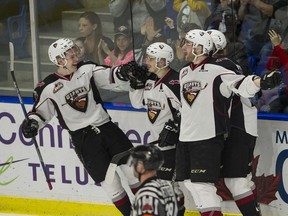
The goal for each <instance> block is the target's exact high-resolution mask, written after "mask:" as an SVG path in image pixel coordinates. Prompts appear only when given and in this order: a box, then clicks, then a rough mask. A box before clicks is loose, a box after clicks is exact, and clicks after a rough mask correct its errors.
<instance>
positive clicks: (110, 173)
mask: <svg viewBox="0 0 288 216" xmlns="http://www.w3.org/2000/svg"><path fill="white" fill-rule="evenodd" d="M157 143H159V140H155V141H153V142H150V143H147V145H154V144H157ZM132 149H134V147H132V148H130V149H129V150H127V151H124V152H121V153H119V154H116V155H114V156H113V158H112V160H111V162H110V164H109V167H108V169H107V172H106V175H105V183H107V184H112V182H113V179H114V176H115V173H116V169H117V166H118V163H119V161H120V160H121V159H122V158H123V157H125V156H127V155H129V154H130V153H131V151H132Z"/></svg>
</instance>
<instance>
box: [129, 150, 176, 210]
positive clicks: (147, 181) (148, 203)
mask: <svg viewBox="0 0 288 216" xmlns="http://www.w3.org/2000/svg"><path fill="white" fill-rule="evenodd" d="M163 163H164V157H163V154H162V152H161V151H160V150H159V149H158V147H156V146H148V145H146V146H144V145H140V146H137V147H135V148H134V149H133V151H132V152H131V164H132V166H133V169H134V174H135V176H136V177H138V178H139V180H140V182H141V187H140V189H139V190H138V192H137V193H136V194H135V202H134V205H133V211H132V216H144V215H147V216H148V215H149V216H150V215H151V216H152V215H153V216H177V212H178V209H177V199H176V194H175V193H174V189H173V187H172V184H171V183H170V182H169V181H166V180H163V179H159V178H158V177H157V170H159V169H160V168H161V166H162V164H163Z"/></svg>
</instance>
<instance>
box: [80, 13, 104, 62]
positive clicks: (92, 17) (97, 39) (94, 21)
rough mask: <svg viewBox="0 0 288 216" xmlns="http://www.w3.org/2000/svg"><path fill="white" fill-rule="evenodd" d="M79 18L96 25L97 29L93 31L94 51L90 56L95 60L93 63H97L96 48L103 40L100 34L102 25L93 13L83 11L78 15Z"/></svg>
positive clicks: (101, 33)
mask: <svg viewBox="0 0 288 216" xmlns="http://www.w3.org/2000/svg"><path fill="white" fill-rule="evenodd" d="M80 18H85V19H87V20H89V22H90V23H92V24H96V25H97V28H96V29H95V38H94V41H95V47H94V51H93V52H92V53H89V54H91V55H92V56H93V57H94V58H95V59H94V60H95V61H98V58H99V57H98V52H97V46H98V44H99V42H100V39H101V38H103V32H102V23H101V20H100V17H99V16H98V15H97V14H96V13H94V12H93V11H85V12H84V13H82V14H81V15H80Z"/></svg>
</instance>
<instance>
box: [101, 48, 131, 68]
mask: <svg viewBox="0 0 288 216" xmlns="http://www.w3.org/2000/svg"><path fill="white" fill-rule="evenodd" d="M112 53H114V50H113V51H112ZM123 57H124V58H123ZM133 60H134V53H133V50H130V51H129V52H128V53H127V54H126V55H125V56H124V55H123V54H122V53H119V55H118V59H117V60H116V61H115V62H114V64H113V63H112V62H113V61H112V58H111V57H110V56H107V57H106V58H105V59H104V64H105V65H107V66H116V65H121V64H126V63H128V62H130V61H133Z"/></svg>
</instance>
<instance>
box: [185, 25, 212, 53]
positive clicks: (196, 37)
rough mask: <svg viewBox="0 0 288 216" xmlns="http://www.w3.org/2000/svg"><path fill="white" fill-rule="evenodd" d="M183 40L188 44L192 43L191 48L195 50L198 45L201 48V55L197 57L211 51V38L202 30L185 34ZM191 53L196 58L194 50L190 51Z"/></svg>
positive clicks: (194, 30)
mask: <svg viewBox="0 0 288 216" xmlns="http://www.w3.org/2000/svg"><path fill="white" fill-rule="evenodd" d="M185 39H186V40H188V41H189V42H192V43H193V48H196V47H197V46H198V45H202V46H203V53H202V54H200V55H198V56H201V55H204V54H209V53H210V51H211V50H212V49H213V42H212V38H211V36H210V35H209V34H208V33H207V32H206V31H204V30H200V29H193V30H190V31H189V32H187V34H186V36H185ZM192 53H193V54H194V55H195V56H197V55H196V54H195V53H194V49H193V50H192Z"/></svg>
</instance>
